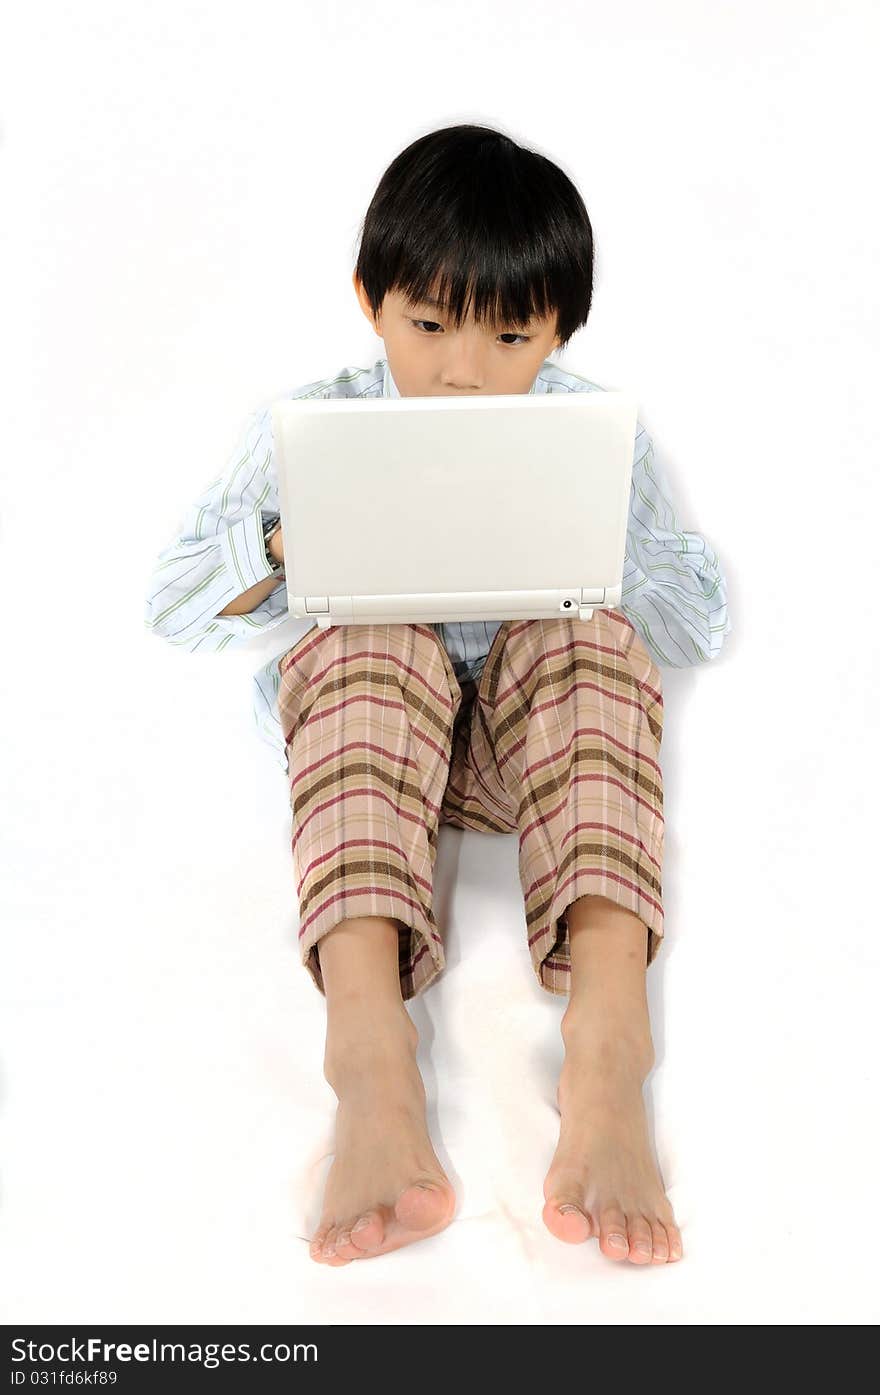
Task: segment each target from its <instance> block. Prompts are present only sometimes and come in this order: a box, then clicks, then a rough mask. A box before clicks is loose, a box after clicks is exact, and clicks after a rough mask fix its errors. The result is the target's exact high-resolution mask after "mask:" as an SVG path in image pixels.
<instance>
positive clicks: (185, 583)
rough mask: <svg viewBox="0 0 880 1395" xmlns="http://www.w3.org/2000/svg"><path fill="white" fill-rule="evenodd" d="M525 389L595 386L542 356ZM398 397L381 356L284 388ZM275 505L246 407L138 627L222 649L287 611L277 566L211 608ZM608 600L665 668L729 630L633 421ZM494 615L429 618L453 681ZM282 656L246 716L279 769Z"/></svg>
mask: <svg viewBox="0 0 880 1395" xmlns="http://www.w3.org/2000/svg"><path fill="white" fill-rule="evenodd" d="M529 391H530V392H533V393H535V392H601V391H604V389H603V388H601V387H600V385H599V384H597V383H591V382H589V381H588V380H587V379H586V378H582V377H580V375H579V374H577V373H571V372H568V371H567V370H565V369H563V368H560V367H559V366H558V365H557V364H555V363H552V362H551V361H550V360H549V359H545V361H544V363H543V364H542V365H541V368H540V370H539V372H538V375H537V377H536V378H535V381H534V383H533V384H532V386H531V388H530V389H529ZM399 396H400V393H399V391H398V389H397V385H396V383H395V382H394V379H393V378H392V376H391V370H390V368H389V366H388V361H387V359H383V358H380V359H377V360H376V362H375V363H374V364H373V365H372V367H370V368H343V369H341V370H340V372H339V373H337V374H336V375H335V377H332V378H323V379H319V380H318V381H317V382H313V383H307V384H306V385H305V386H304V387H299V388H296V389H295V390H294V391H293V392H291V393H290V397H291V398H309V397H324V398H330V397H399ZM279 513H280V507H279V502H278V483H277V477H276V473H275V466H274V462H273V458H272V419H271V405H270V406H266V407H262V408H259V409H257V410H256V411H255V412H253V413H252V414H251V415H250V417H249V418H248V419H247V424H246V426H245V429H244V432H243V435H242V438H241V440H240V441H239V442H238V444H237V446H236V449H235V450H234V451H233V453H232V455H231V457H230V459H229V460H228V462H227V465H226V468H225V469H224V470H223V472H222V473H221V474H219V475H218V476H217V477H216V479H214V480H213V481H212V482H211V483H210V484H209V485H208V486H207V487H206V488H205V489H204V491H203V492H202V493H201V494H200V495H199V497H198V498H197V499H196V501H195V502H194V504H193V505H192V507H191V508H190V509H189V510H188V512H187V513H186V515H185V516H184V518H183V521H182V527H181V531H180V534H179V536H178V537H176V538H175V539H174V541H173V542H172V543H171V544H170V545H169V546H168V547H166V548H164V550H163V551H162V552H160V553H159V555H158V558H157V561H156V565H155V568H154V570H153V573H152V576H151V578H150V581H149V586H148V589H147V596H146V606H145V616H144V624H145V626H146V628H147V629H148V630H150V631H151V632H152V633H153V634H157V635H161V636H162V637H163V638H165V639H167V640H168V641H169V642H170V643H171V644H176V645H180V646H181V647H182V648H184V649H187V650H190V651H195V650H201V651H202V652H204V651H207V650H217V649H225V648H226V647H227V646H228V645H230V644H238V643H241V642H242V641H244V640H246V639H248V638H250V637H251V636H253V635H256V634H259V633H260V632H261V631H264V630H270V629H272V627H273V626H275V625H279V624H281V622H282V621H283V620H285V619H286V618H287V617H288V613H289V612H288V607H287V588H286V586H285V584H284V579H283V577H279V584H278V585H277V586H276V587H275V589H274V590H273V591H272V592H270V594H269V595H268V596H267V597H266V599H265V600H264V601H262V602H261V604H260V605H259V606H257V607H256V609H255V610H252V611H251V612H250V613H249V614H247V615H219V614H218V611H221V610H223V608H224V607H225V606H227V605H228V604H229V602H230V601H232V600H234V599H235V597H236V596H240V595H241V593H242V592H243V591H246V590H248V588H249V587H251V586H254V585H256V583H257V582H259V581H262V580H264V579H265V578H266V577H267V576H270V575H271V569H270V567H269V563H268V561H267V560H266V555H265V550H264V547H263V527H264V525H265V523H266V521H267V520H268V519H269V518H270V517H275V518H277V517H278V516H279ZM619 609H620V610H622V611H623V613H624V614H625V615H626V616H627V618H628V619H629V620H630V621H631V622H632V624H633V625H634V626H635V628H636V629H637V630H638V632H639V634H640V635H641V637H642V639H643V640H644V641H645V644H646V646H647V647H648V649H649V651H650V653H651V654H652V656H653V658H654V659H655V662H657V663H658V664H659V665H661V666H666V667H670V668H684V667H687V666H688V665H691V664H697V663H701V662H703V661H705V660H707V659H711V658H714V656H715V655H716V654H717V653H718V652H719V650H720V649H721V646H722V643H723V641H724V636H725V635H726V634H729V633H730V629H731V625H730V621H729V619H728V615H727V590H726V585H725V581H724V577H723V575H722V573H721V569H720V567H719V564H718V559H717V557H716V555H715V552H714V550H713V549H712V547H711V545H710V544H709V543H708V542H707V541H706V539H705V538H703V537H701V536H700V534H699V533H690V532H684V531H683V530H682V529H681V528H680V527H679V525H678V522H677V521H676V516H675V510H674V508H673V503H672V499H671V497H670V492H669V487H668V484H667V482H666V480H665V478H664V477H663V474H662V471H661V470H660V467H659V465H658V463H657V461H656V460H655V458H654V452H653V445H652V442H651V439H650V437H649V436H648V433H647V431H646V430H645V428H644V427H643V426H642V425H641V423H639V422H637V423H636V439H635V451H634V458H633V471H632V485H631V489H630V507H629V520H628V524H627V535H626V551H625V560H624V570H623V586H622V593H621V601H620V606H619ZM501 624H502V621H500V620H498V621H494V620H493V621H484V620H467V621H464V620H463V621H458V620H455V621H447V622H437V623H435V624H433V625H432V627H431V628H432V629H433V630H434V631H435V632H436V634H437V635H438V636H439V638H440V639H441V641H442V643H443V644H444V646H445V648H446V651H447V653H448V654H449V657H450V659H451V661H452V664H453V667H454V669H455V673H456V675H457V677H458V679H459V681H460V682H464V681H465V680H466V679H472V680H474V681H476V680H477V679H478V678H479V676H480V674H481V672H482V670H483V665H484V663H485V661H486V658H487V656H488V653H489V648H490V646H491V643H492V640H493V639H494V637H495V635H496V634H497V632H498V630H499V628H500V626H501ZM316 625H317V622H315V623H314V624H312V625H310V626H308V627H307V629H315V627H316ZM305 632H306V631H305V630H304V631H303V633H305ZM293 642H295V641H293ZM288 648H289V646H288ZM283 652H284V653H286V652H287V649H285V650H284V651H283ZM281 657H282V655H281V654H279V655H277V656H276V657H275V658H273V659H271V660H270V661H269V663H267V664H265V665H263V666H262V667H260V668H259V669H258V670H257V672H256V673H255V675H254V680H253V715H254V720H255V722H256V725H257V729H258V731H259V734H260V735H261V736H262V737H263V738H264V739H265V740H266V741H267V743H268V744H269V745H270V746H271V747H272V748H273V750H274V751H275V754H276V757H277V759H278V762H279V764H280V765H281V766H282V767H283V768H284V769H285V770H286V769H287V753H286V749H285V741H284V733H283V731H282V727H281V719H280V716H279V712H278V689H279V685H280V674H279V670H278V661H279V659H280V658H281Z"/></svg>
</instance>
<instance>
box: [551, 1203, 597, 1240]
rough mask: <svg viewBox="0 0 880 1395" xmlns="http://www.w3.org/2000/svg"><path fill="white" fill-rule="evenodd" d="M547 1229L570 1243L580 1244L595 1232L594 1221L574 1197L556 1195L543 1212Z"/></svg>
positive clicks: (558, 1238)
mask: <svg viewBox="0 0 880 1395" xmlns="http://www.w3.org/2000/svg"><path fill="white" fill-rule="evenodd" d="M541 1217H542V1220H543V1222H544V1224H545V1226H546V1227H547V1229H548V1230H549V1231H550V1232H551V1233H552V1234H553V1235H555V1236H556V1238H557V1240H564V1241H565V1242H566V1244H568V1245H580V1244H581V1243H582V1242H583V1241H584V1240H589V1238H590V1236H591V1235H592V1234H593V1223H592V1221H591V1220H590V1218H589V1216H588V1215H587V1214H586V1212H585V1211H584V1210H583V1208H582V1207H581V1206H580V1204H579V1203H578V1202H577V1201H576V1200H575V1199H574V1198H573V1197H570V1196H568V1197H565V1196H563V1197H554V1198H553V1199H552V1200H550V1201H547V1202H545V1204H544V1210H543V1211H542V1213H541Z"/></svg>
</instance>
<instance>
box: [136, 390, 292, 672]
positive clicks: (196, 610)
mask: <svg viewBox="0 0 880 1395" xmlns="http://www.w3.org/2000/svg"><path fill="white" fill-rule="evenodd" d="M278 513H279V506H278V488H277V481H276V476H275V470H274V467H273V464H272V420H271V409H269V408H266V409H265V410H263V411H258V412H255V413H253V415H252V416H251V417H250V419H249V421H248V423H247V426H246V428H245V431H244V433H243V435H242V438H241V440H240V442H239V445H238V447H237V448H236V450H235V451H234V452H233V454H232V456H231V457H230V459H229V461H228V463H227V466H226V469H225V470H224V471H223V473H222V474H221V475H219V476H218V477H217V479H215V480H214V481H213V482H212V484H210V485H209V486H208V487H207V489H206V490H205V491H204V492H203V493H202V494H201V495H200V496H199V498H198V499H197V500H196V501H195V503H194V504H193V505H192V507H191V508H190V509H189V510H188V511H187V513H186V515H185V516H184V519H183V521H182V525H181V531H180V533H179V535H178V537H177V538H176V539H175V541H174V542H172V543H171V544H170V546H168V547H166V548H164V549H163V551H162V552H160V553H159V556H158V558H157V561H156V565H155V568H154V570H153V574H152V576H151V577H150V581H149V584H148V588H147V596H146V602H145V609H144V624H145V626H146V628H147V629H148V630H150V631H151V632H152V633H153V634H158V635H161V636H162V637H163V638H164V639H167V640H168V641H169V642H170V643H172V644H179V645H182V646H184V647H185V648H187V649H190V650H195V649H200V650H203V651H204V650H208V649H225V648H226V647H227V646H228V645H230V644H236V643H239V642H240V641H241V640H244V639H247V638H248V637H249V636H251V635H254V634H258V633H260V632H261V631H264V630H267V629H271V628H272V627H273V626H274V625H279V624H280V623H281V622H282V621H283V620H284V619H285V618H286V616H287V614H288V610H287V588H286V586H285V585H284V582H283V577H281V576H279V575H276V574H273V572H272V571H271V568H270V566H269V563H268V561H267V559H266V553H265V548H264V545H263V522H264V516H268V515H270V514H274V515H277V514H278ZM248 595H250V600H251V603H252V604H250V605H249V607H248V609H247V611H245V610H244V609H243V608H242V610H241V611H239V610H238V608H237V607H236V604H235V603H236V601H238V602H239V604H240V605H242V607H243V605H244V602H245V600H246V598H247V597H248ZM230 605H232V606H233V610H232V611H231V612H230V611H229V607H230ZM223 610H226V611H227V614H225V615H223V614H221V612H222V611H223Z"/></svg>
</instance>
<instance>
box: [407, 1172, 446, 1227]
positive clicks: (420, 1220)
mask: <svg viewBox="0 0 880 1395" xmlns="http://www.w3.org/2000/svg"><path fill="white" fill-rule="evenodd" d="M454 1208H455V1196H454V1193H453V1192H452V1191H451V1189H450V1188H449V1187H438V1186H434V1185H432V1184H431V1183H428V1182H416V1183H414V1184H413V1185H412V1186H409V1187H404V1189H403V1191H402V1192H401V1193H400V1196H399V1197H398V1198H397V1202H396V1203H395V1206H394V1214H395V1216H396V1217H397V1219H398V1221H399V1222H400V1224H401V1225H402V1226H404V1227H405V1228H406V1229H407V1230H433V1229H434V1227H435V1226H439V1225H442V1224H443V1223H444V1222H445V1221H447V1220H448V1219H449V1217H450V1215H451V1212H452V1210H454Z"/></svg>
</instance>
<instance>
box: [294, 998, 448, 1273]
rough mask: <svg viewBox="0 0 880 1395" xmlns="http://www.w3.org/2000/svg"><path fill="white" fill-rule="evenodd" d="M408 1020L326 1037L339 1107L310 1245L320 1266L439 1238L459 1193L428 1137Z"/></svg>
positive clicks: (412, 1030)
mask: <svg viewBox="0 0 880 1395" xmlns="http://www.w3.org/2000/svg"><path fill="white" fill-rule="evenodd" d="M400 1012H401V1018H400V1020H397V1019H396V1018H395V1019H394V1020H393V1021H390V1022H384V1021H383V1022H382V1023H381V1025H377V1023H376V1021H375V1019H374V1020H373V1021H372V1022H371V1023H370V1025H369V1028H368V1029H367V1030H366V1031H358V1030H356V1028H355V1024H352V1028H353V1030H352V1031H351V1035H350V1036H349V1035H346V1039H345V1041H344V1042H343V1041H342V1040H340V1039H339V1038H338V1037H337V1039H336V1040H335V1041H334V1042H333V1043H332V1044H331V1043H330V1042H329V1041H328V1045H327V1053H326V1056H325V1075H326V1077H327V1080H328V1082H329V1084H330V1085H331V1086H332V1088H333V1090H334V1092H335V1094H336V1096H337V1098H338V1100H339V1106H338V1108H337V1112H336V1156H335V1159H334V1162H333V1165H332V1167H331V1169H330V1173H329V1175H328V1178H327V1185H326V1188H325V1191H324V1204H323V1212H322V1215H321V1220H320V1222H319V1224H318V1227H317V1229H316V1231H315V1234H314V1236H313V1238H312V1241H311V1244H310V1246H309V1254H310V1255H311V1257H312V1259H314V1260H316V1261H317V1262H318V1263H320V1264H329V1265H341V1264H348V1263H350V1261H351V1260H353V1259H374V1258H375V1257H376V1256H378V1255H384V1254H388V1253H389V1251H391V1250H397V1249H400V1247H401V1246H402V1245H409V1244H411V1243H412V1242H413V1241H414V1240H424V1239H426V1238H427V1237H428V1236H430V1235H436V1233H437V1232H438V1231H440V1230H443V1229H444V1227H445V1226H447V1225H448V1224H449V1222H450V1221H451V1220H452V1217H453V1215H454V1213H455V1206H456V1197H455V1190H454V1188H453V1187H452V1184H451V1183H450V1181H449V1179H448V1177H447V1176H446V1174H445V1172H444V1171H443V1168H442V1167H441V1165H440V1162H439V1159H438V1158H437V1154H436V1153H435V1152H434V1149H433V1146H432V1144H431V1139H430V1137H429V1134H428V1126H427V1120H426V1117H425V1087H424V1084H423V1083H422V1077H421V1075H420V1074H419V1069H418V1066H417V1064H416V1047H417V1044H418V1033H417V1030H416V1027H415V1024H414V1023H413V1021H412V1018H411V1017H410V1016H409V1013H408V1012H407V1011H406V1009H405V1008H404V1007H403V1006H402V1005H401V1009H400Z"/></svg>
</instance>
